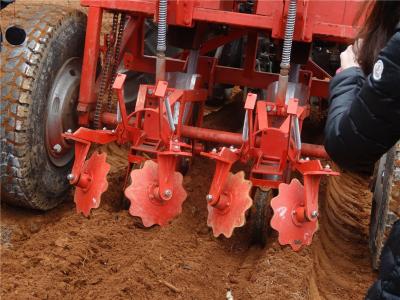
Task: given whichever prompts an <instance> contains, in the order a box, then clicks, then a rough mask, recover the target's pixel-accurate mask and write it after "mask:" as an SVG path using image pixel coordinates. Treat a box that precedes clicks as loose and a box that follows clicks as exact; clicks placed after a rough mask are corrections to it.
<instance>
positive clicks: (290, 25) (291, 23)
mask: <svg viewBox="0 0 400 300" xmlns="http://www.w3.org/2000/svg"><path fill="white" fill-rule="evenodd" d="M296 11H297V0H291V1H290V4H289V10H288V16H287V20H286V28H285V38H284V41H283V50H282V62H281V68H283V69H289V67H290V55H291V52H292V41H293V33H294V27H295V23H296Z"/></svg>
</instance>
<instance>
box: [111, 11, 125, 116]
mask: <svg viewBox="0 0 400 300" xmlns="http://www.w3.org/2000/svg"><path fill="white" fill-rule="evenodd" d="M125 20H126V15H125V14H121V19H120V21H119V27H118V32H117V37H116V41H115V49H114V60H113V62H112V63H113V64H112V70H111V81H110V83H109V84H108V95H107V109H108V111H109V112H110V111H111V109H112V105H113V101H112V99H113V90H112V85H113V84H114V80H115V78H116V77H117V70H118V67H119V55H120V50H121V41H122V34H123V33H124V29H125Z"/></svg>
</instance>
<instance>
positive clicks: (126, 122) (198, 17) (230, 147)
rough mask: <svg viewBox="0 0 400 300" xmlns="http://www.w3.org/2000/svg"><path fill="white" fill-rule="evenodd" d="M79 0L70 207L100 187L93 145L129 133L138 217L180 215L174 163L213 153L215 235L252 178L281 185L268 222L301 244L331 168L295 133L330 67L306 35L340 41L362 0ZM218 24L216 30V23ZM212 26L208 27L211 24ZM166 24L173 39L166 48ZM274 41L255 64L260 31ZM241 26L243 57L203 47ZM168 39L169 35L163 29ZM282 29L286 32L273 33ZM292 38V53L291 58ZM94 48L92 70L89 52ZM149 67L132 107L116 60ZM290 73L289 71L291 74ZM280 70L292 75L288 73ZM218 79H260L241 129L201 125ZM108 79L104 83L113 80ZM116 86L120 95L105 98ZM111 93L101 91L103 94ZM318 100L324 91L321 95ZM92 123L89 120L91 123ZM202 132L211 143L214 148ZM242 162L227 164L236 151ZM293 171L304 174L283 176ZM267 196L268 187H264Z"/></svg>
mask: <svg viewBox="0 0 400 300" xmlns="http://www.w3.org/2000/svg"><path fill="white" fill-rule="evenodd" d="M81 3H82V5H84V6H88V25H87V31H86V32H87V33H86V41H85V52H84V58H83V68H82V81H81V86H80V96H79V104H78V113H79V125H80V126H82V127H81V128H79V129H78V130H76V131H75V132H67V133H65V134H64V137H65V138H66V139H69V140H73V141H74V142H75V162H74V166H73V169H72V172H71V173H70V174H69V175H68V179H69V180H70V183H71V184H73V185H75V186H76V192H75V202H76V205H77V209H78V211H79V212H83V214H84V215H86V216H87V215H88V214H89V213H90V210H91V209H92V208H96V207H98V206H99V203H100V198H101V194H102V193H103V192H104V191H105V190H106V188H107V180H106V175H107V171H108V169H109V165H108V164H107V163H106V159H105V154H98V153H97V152H95V153H94V154H93V155H92V156H91V158H90V159H88V160H86V156H87V154H88V151H89V148H90V145H91V144H92V143H96V144H106V143H111V142H117V143H119V144H129V145H130V152H129V156H128V157H127V161H128V163H129V164H130V165H131V166H133V165H134V166H136V167H135V168H134V169H133V170H132V172H131V174H130V180H129V182H130V184H129V186H127V187H126V190H125V195H126V197H127V198H128V199H129V201H130V202H131V205H130V209H129V212H130V213H131V214H132V215H134V216H138V217H140V218H141V219H142V221H143V224H144V225H145V226H152V225H155V224H158V225H161V226H163V225H166V224H168V222H169V221H171V220H172V219H173V218H175V217H177V216H178V215H179V213H180V212H181V210H182V203H183V202H184V201H185V198H186V196H187V194H186V192H185V190H184V188H183V185H182V175H181V173H180V172H179V165H180V163H181V162H182V161H186V162H187V161H190V160H191V159H192V158H193V156H195V155H201V156H203V157H207V158H209V159H212V160H214V161H215V163H216V166H215V172H214V177H213V180H212V183H211V186H210V188H209V192H208V194H207V195H204V198H205V200H206V201H207V207H208V213H209V215H208V221H207V223H208V225H209V226H210V227H212V230H213V233H214V235H215V236H219V235H220V234H223V235H224V236H226V237H230V236H231V235H232V232H233V230H234V228H235V227H239V226H243V225H244V223H245V218H246V212H247V211H248V210H249V209H250V207H251V206H252V202H253V201H252V199H251V197H250V195H251V189H252V188H255V189H257V188H262V189H264V190H265V189H278V190H279V193H278V195H277V196H276V197H274V198H272V199H270V198H271V195H273V194H271V193H270V194H268V196H266V198H265V199H263V201H267V202H269V201H270V203H271V207H272V208H273V211H274V213H273V217H272V219H271V226H272V228H274V229H275V230H277V231H278V232H279V242H280V243H281V244H289V245H290V246H291V247H292V248H293V249H294V250H298V249H299V248H300V247H301V246H302V245H309V244H310V243H311V241H312V237H313V234H314V233H315V231H316V230H317V227H318V225H317V224H318V221H317V220H318V190H319V183H320V179H321V177H322V176H324V175H338V174H337V173H336V172H333V171H332V170H331V169H330V168H329V166H328V165H326V166H325V167H324V166H322V164H321V162H320V161H319V160H317V159H310V158H309V157H314V158H327V155H326V153H325V152H324V149H323V147H322V146H320V145H314V144H305V143H302V141H301V131H302V125H303V121H304V120H305V119H306V118H307V117H308V116H309V114H310V99H311V98H312V97H318V99H324V98H326V97H327V95H328V83H329V78H330V75H329V74H328V73H327V72H325V71H324V70H323V69H322V68H320V67H319V66H318V65H317V64H316V63H315V62H313V61H312V60H311V59H310V58H309V53H310V50H311V42H312V41H313V40H315V39H320V40H322V41H324V40H325V41H330V42H332V43H334V42H342V43H345V42H346V41H349V40H351V39H352V38H353V36H354V33H355V31H354V28H353V27H352V21H353V19H354V16H355V13H356V11H357V9H358V6H359V3H357V2H353V1H293V0H292V1H166V0H162V1H126V0H125V1H123V0H120V1H118V0H117V1H99V0H83V1H82V2H81ZM104 11H112V12H113V13H114V23H113V30H112V32H109V33H107V34H106V35H105V36H104V43H103V44H102V42H101V41H102V39H101V28H102V27H101V25H102V14H103V12H104ZM148 18H150V19H152V20H154V21H156V22H157V24H158V28H157V51H156V55H155V56H149V55H145V54H144V43H145V39H144V28H145V20H146V19H148ZM221 26H222V28H223V29H222V32H221V33H215V31H217V30H216V29H215V28H218V27H221ZM213 30H214V31H213ZM167 31H168V33H171V37H172V39H174V46H175V47H178V48H180V49H181V51H180V52H179V53H178V54H177V55H175V56H174V57H168V56H167V55H166V50H167ZM265 36H268V38H269V39H270V40H277V41H279V42H278V43H277V45H279V46H280V47H281V54H280V56H281V63H280V70H279V72H277V73H273V72H266V71H262V70H260V68H258V69H257V60H258V56H257V55H258V52H259V41H260V40H261V39H263V38H265ZM239 38H244V39H245V43H244V46H243V48H244V51H243V52H244V60H243V63H242V65H241V66H240V67H231V66H223V65H220V64H219V61H218V55H209V53H212V52H213V51H214V52H215V51H218V49H219V48H221V47H223V46H224V45H226V44H228V43H229V42H232V41H234V40H237V39H239ZM172 39H171V40H172ZM280 41H283V42H280ZM292 45H296V46H297V47H298V48H302V51H297V53H296V55H297V56H298V57H297V60H300V61H301V60H302V62H300V63H297V64H293V66H294V67H292V68H290V67H291V54H292ZM100 57H102V58H103V61H102V66H103V69H102V70H101V75H100V76H96V74H97V72H98V70H97V69H98V62H99V59H100ZM122 69H123V70H124V71H126V70H131V71H135V72H145V73H154V74H155V81H154V84H142V85H140V87H139V90H138V93H137V99H136V103H135V107H134V109H133V111H132V112H128V109H127V105H126V102H127V101H126V99H125V97H124V89H125V85H126V84H127V81H126V78H127V75H126V74H124V73H123V72H120V71H119V70H122ZM291 75H293V76H291ZM289 77H291V79H292V78H294V80H289ZM216 84H230V85H238V86H242V87H245V89H246V90H247V89H253V90H255V89H261V90H266V91H267V93H266V95H267V96H266V97H265V98H260V95H259V94H257V93H254V92H247V93H246V95H245V101H244V103H243V105H244V109H245V116H244V118H243V130H242V132H241V133H235V132H226V131H222V130H212V129H207V128H203V126H202V124H203V122H202V121H203V113H204V109H205V102H206V100H207V98H208V97H212V92H213V87H214V86H215V85H216ZM111 88H112V91H111ZM113 95H116V99H117V105H113V103H112V100H113V99H115V97H113ZM107 96H108V97H107ZM321 101H323V100H321ZM92 124H93V126H94V127H95V129H89V126H90V125H92ZM207 142H213V143H217V144H218V145H219V146H218V147H216V148H213V149H208V148H207V147H206V145H207ZM239 161H240V162H244V163H251V171H250V173H249V174H248V176H247V179H246V176H245V175H244V172H238V173H236V174H232V173H231V171H230V170H231V167H232V165H233V164H235V163H236V162H239ZM295 171H296V172H298V173H299V174H301V176H302V178H303V183H304V184H301V183H300V181H299V180H297V179H292V180H291V174H292V173H293V172H295ZM268 197H269V199H267V198H268Z"/></svg>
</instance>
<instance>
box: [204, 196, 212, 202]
mask: <svg viewBox="0 0 400 300" xmlns="http://www.w3.org/2000/svg"><path fill="white" fill-rule="evenodd" d="M212 199H213V196H212V195H211V194H208V195H207V196H206V200H207V202H211V201H212Z"/></svg>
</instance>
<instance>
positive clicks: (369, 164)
mask: <svg viewBox="0 0 400 300" xmlns="http://www.w3.org/2000/svg"><path fill="white" fill-rule="evenodd" d="M399 139H400V28H398V31H397V32H396V33H395V34H394V35H393V36H392V38H391V39H390V40H389V42H388V43H387V45H386V47H385V48H384V49H382V51H381V52H380V54H379V57H378V59H377V62H376V63H375V66H374V71H373V73H372V74H370V75H368V76H367V77H365V76H364V74H363V73H362V71H361V69H360V68H356V67H352V68H349V69H346V70H344V71H342V72H340V73H339V74H338V75H336V76H335V77H334V78H333V79H332V81H331V84H330V108H329V114H328V120H327V123H326V128H325V148H326V151H327V152H328V153H329V155H330V157H331V158H332V160H333V161H335V162H336V163H337V164H338V165H339V166H341V167H343V168H345V169H349V170H352V171H356V172H362V173H371V172H372V170H373V168H374V163H375V162H376V161H377V160H378V159H379V158H380V157H381V156H382V155H383V154H384V153H386V152H387V151H388V150H389V149H390V148H391V147H392V146H393V145H394V144H395V143H396V142H397V141H398V140H399Z"/></svg>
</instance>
